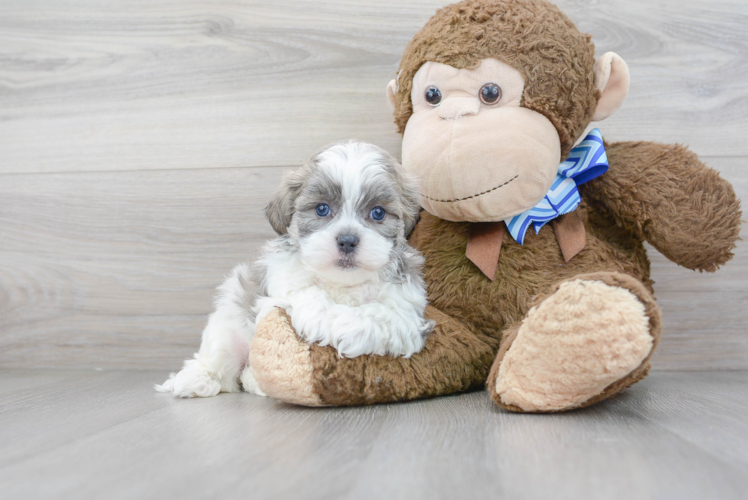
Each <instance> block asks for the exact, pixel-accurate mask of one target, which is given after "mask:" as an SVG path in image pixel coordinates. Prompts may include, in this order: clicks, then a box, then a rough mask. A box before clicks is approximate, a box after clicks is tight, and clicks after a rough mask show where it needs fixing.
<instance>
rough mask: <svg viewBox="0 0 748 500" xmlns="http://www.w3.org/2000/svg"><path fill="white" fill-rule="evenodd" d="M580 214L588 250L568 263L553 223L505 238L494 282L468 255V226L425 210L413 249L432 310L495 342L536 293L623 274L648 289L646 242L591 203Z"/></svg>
mask: <svg viewBox="0 0 748 500" xmlns="http://www.w3.org/2000/svg"><path fill="white" fill-rule="evenodd" d="M578 210H579V211H580V216H581V218H582V220H583V221H584V224H585V228H586V230H587V246H586V247H585V248H584V249H583V250H582V251H581V252H580V253H579V254H577V255H576V256H574V258H572V259H571V260H570V261H569V262H568V263H567V262H564V258H563V256H562V254H561V249H560V248H559V246H558V241H557V240H556V236H555V233H554V232H553V228H552V226H551V225H550V224H548V225H546V226H545V227H543V228H542V229H541V230H540V233H539V234H535V231H534V230H533V229H530V230H528V233H527V236H526V238H525V244H524V245H520V244H518V243H517V242H515V241H514V240H513V239H512V237H511V236H510V235H509V234H508V233H505V235H504V241H503V243H502V248H501V255H500V256H499V266H498V270H497V271H496V279H495V280H494V281H493V282H492V281H490V280H489V279H488V278H487V277H486V276H485V275H483V273H481V271H480V270H479V269H478V268H477V267H476V266H475V265H474V264H473V263H472V262H470V261H469V260H468V259H467V257H465V247H466V245H467V237H468V232H469V228H470V223H465V222H448V221H445V220H442V219H439V218H437V217H434V216H433V215H431V214H429V213H427V212H425V211H424V212H422V214H421V215H422V218H421V221H420V222H419V223H418V225H417V226H416V230H415V231H414V233H413V235H412V237H411V244H412V245H414V246H415V247H416V248H417V249H418V250H419V251H421V253H422V254H423V256H424V257H425V259H426V264H425V266H424V278H425V281H426V284H427V286H428V295H429V301H430V303H431V305H433V306H434V307H436V308H437V309H439V310H441V311H442V312H444V313H446V314H448V315H450V316H451V317H453V318H455V319H457V320H459V321H461V322H462V323H463V324H465V325H466V326H468V327H469V328H471V329H472V331H474V332H475V333H477V334H482V335H487V336H490V337H495V338H498V337H500V336H501V333H502V331H503V329H504V328H505V327H506V326H509V325H511V324H513V323H515V322H517V321H520V320H522V318H523V317H524V316H525V314H526V313H527V311H528V304H529V303H530V301H531V300H532V298H533V297H534V296H535V295H537V294H539V293H543V292H545V291H546V290H547V289H548V288H549V287H550V286H551V285H553V284H554V283H556V282H558V281H560V280H562V279H566V278H571V277H573V276H576V275H578V274H582V273H589V272H596V271H611V272H622V273H626V274H629V275H631V276H634V277H636V278H638V279H640V280H641V281H642V282H643V283H644V284H645V285H646V286H647V287H648V288H649V289H650V291H651V281H650V280H649V260H648V259H647V256H646V252H645V250H644V247H643V245H642V243H641V242H640V241H638V240H636V239H635V238H634V237H633V236H631V235H629V234H627V233H625V232H624V231H623V230H621V229H620V228H619V227H617V226H616V225H615V222H614V221H613V220H612V219H609V218H607V217H605V216H604V215H602V214H601V213H600V212H598V211H594V210H590V209H588V207H587V206H586V204H584V203H583V204H582V206H580V208H579V209H578Z"/></svg>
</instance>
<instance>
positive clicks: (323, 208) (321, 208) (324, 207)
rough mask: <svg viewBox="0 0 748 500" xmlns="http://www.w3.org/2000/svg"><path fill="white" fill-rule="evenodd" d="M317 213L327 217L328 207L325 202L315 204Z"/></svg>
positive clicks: (328, 213)
mask: <svg viewBox="0 0 748 500" xmlns="http://www.w3.org/2000/svg"><path fill="white" fill-rule="evenodd" d="M317 215H319V216H320V217H327V216H328V215H330V207H328V206H327V204H326V203H320V204H319V205H317Z"/></svg>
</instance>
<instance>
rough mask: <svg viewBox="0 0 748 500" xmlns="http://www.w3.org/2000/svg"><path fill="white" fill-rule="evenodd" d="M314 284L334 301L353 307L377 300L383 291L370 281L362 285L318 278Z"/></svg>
mask: <svg viewBox="0 0 748 500" xmlns="http://www.w3.org/2000/svg"><path fill="white" fill-rule="evenodd" d="M314 284H315V286H317V287H319V288H320V289H321V290H323V291H324V292H325V293H327V295H328V296H329V297H330V300H332V301H333V302H335V303H337V304H343V305H346V306H351V307H358V306H362V305H364V304H369V303H371V302H376V301H377V300H378V299H379V294H380V293H381V287H379V286H376V285H374V284H372V283H371V282H370V281H367V282H365V283H362V284H360V285H332V284H329V283H324V282H321V281H319V280H316V281H315V283H314Z"/></svg>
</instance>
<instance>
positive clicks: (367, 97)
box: [0, 0, 748, 369]
mask: <svg viewBox="0 0 748 500" xmlns="http://www.w3.org/2000/svg"><path fill="white" fill-rule="evenodd" d="M444 3H447V2H434V1H425V0H424V1H410V0H408V1H399V2H388V1H385V0H371V1H362V2H343V1H341V2H319V1H313V2H312V1H309V2H305V1H300V0H294V1H278V2H229V1H223V0H221V1H215V2H197V1H183V0H180V1H177V0H173V1H168V0H150V1H147V2H146V1H143V2H125V1H115V2H107V3H106V4H101V3H98V2H87V1H84V0H60V1H55V2H52V1H51V0H40V1H36V2H28V1H24V0H6V1H3V2H1V3H0V366H14V367H20V366H59V367H97V366H102V367H124V368H163V369H169V368H176V367H177V366H178V363H179V362H180V360H181V359H184V358H185V357H187V356H189V355H190V354H191V352H193V351H194V349H195V348H196V347H197V344H198V339H199V333H200V331H201V329H202V326H203V324H204V321H205V315H206V314H207V313H208V312H209V311H210V297H211V295H212V289H213V288H214V287H215V286H216V285H217V284H218V283H219V282H220V280H221V277H222V276H223V275H224V273H226V272H227V271H228V270H229V269H230V268H231V266H232V265H234V264H235V263H237V262H240V261H242V260H247V259H251V256H252V255H253V254H254V253H255V252H256V250H257V248H258V246H259V245H260V244H261V243H262V241H264V240H265V239H266V238H269V237H271V236H272V234H273V233H272V231H271V230H270V228H269V226H268V225H267V223H266V222H265V221H264V219H263V218H262V207H263V206H264V204H265V203H266V201H267V198H268V196H269V193H270V192H271V191H272V190H273V189H274V187H275V186H276V185H277V183H278V180H279V178H280V176H281V174H282V171H283V170H284V169H283V168H280V167H288V166H293V165H298V164H300V163H301V162H302V161H303V160H304V159H305V158H306V157H307V156H308V155H309V154H310V153H311V152H312V151H313V150H315V149H317V148H318V147H319V146H321V145H322V144H325V143H327V142H330V141H333V140H337V139H340V138H342V137H351V136H355V137H358V138H361V139H364V140H369V141H372V142H375V143H377V144H379V145H381V146H383V147H385V148H386V149H388V150H390V151H391V152H392V153H393V154H395V155H396V156H399V152H400V151H399V141H400V139H399V136H398V135H397V134H396V133H395V130H394V126H393V125H392V123H391V116H390V112H389V108H388V105H387V103H386V100H385V99H384V95H383V94H384V91H383V89H384V86H385V84H386V82H387V81H388V80H389V79H390V78H392V76H393V75H394V74H395V72H396V69H397V63H398V60H399V57H400V54H401V52H402V49H403V47H404V46H405V44H406V43H407V41H408V40H409V39H410V37H412V35H413V34H414V33H415V31H417V30H418V28H419V27H420V26H421V25H422V24H423V23H424V22H425V20H426V19H427V18H428V17H429V16H430V15H431V13H433V11H434V10H435V9H436V8H437V7H438V6H439V5H443V4H444ZM558 4H559V5H560V6H561V7H562V8H563V9H564V10H565V11H566V12H567V13H568V14H569V15H570V16H571V17H572V19H573V20H574V21H575V22H577V23H578V25H579V26H580V28H581V29H583V30H585V31H588V32H590V33H592V34H593V37H594V40H595V41H596V44H597V48H598V52H599V53H603V52H605V51H608V50H614V51H616V52H618V53H619V54H620V55H622V56H623V57H624V59H626V60H627V61H628V63H629V65H630V68H631V72H632V78H633V83H632V90H631V94H630V96H629V98H628V100H627V102H626V103H625V105H624V107H623V109H622V110H621V111H619V113H618V114H616V115H615V116H614V117H613V118H611V119H609V120H608V121H606V122H604V123H602V124H600V126H601V128H602V130H603V133H604V134H605V135H606V137H607V138H609V139H611V140H628V139H651V140H659V141H664V142H682V143H686V144H689V145H690V146H691V147H692V148H693V149H694V150H695V151H696V152H698V153H699V154H701V155H703V156H704V158H705V160H706V161H707V163H709V164H710V165H712V166H713V167H715V168H717V169H718V170H720V171H721V172H722V173H723V175H724V176H725V177H726V178H727V179H729V180H730V181H732V182H733V183H734V185H735V186H736V189H737V190H738V192H739V195H740V196H741V197H743V198H744V199H745V198H746V196H747V195H748V175H746V165H747V164H748V141H746V140H745V138H744V137H745V135H746V132H747V131H748V118H746V116H748V84H746V82H748V30H746V28H745V26H748V3H745V2H743V1H739V0H715V1H710V2H699V1H696V0H680V1H677V0H672V1H670V0H669V1H665V2H658V3H656V4H655V3H653V2H647V1H630V2H616V1H599V2H594V3H590V2H587V1H562V2H558ZM694 237H695V238H697V237H698V235H694ZM650 253H651V258H652V261H653V274H654V279H655V280H656V281H657V283H656V285H655V287H656V291H657V295H658V298H659V301H660V303H661V305H662V307H663V310H664V312H665V335H664V340H663V343H662V344H661V347H660V350H659V352H658V354H657V363H656V366H657V367H658V368H661V369H711V368H743V369H745V368H748V336H747V335H746V327H745V325H746V323H747V322H748V249H747V248H746V245H744V244H741V245H740V247H739V249H738V253H737V256H736V258H735V260H734V261H733V262H731V263H730V264H728V266H726V268H725V269H723V270H722V271H720V272H718V273H716V274H713V275H707V274H698V273H692V272H690V271H687V270H684V269H680V268H678V267H677V266H675V265H674V264H672V263H670V262H668V261H666V260H665V259H664V258H663V257H662V256H660V255H659V254H657V253H656V252H655V251H654V250H652V251H651V252H650Z"/></svg>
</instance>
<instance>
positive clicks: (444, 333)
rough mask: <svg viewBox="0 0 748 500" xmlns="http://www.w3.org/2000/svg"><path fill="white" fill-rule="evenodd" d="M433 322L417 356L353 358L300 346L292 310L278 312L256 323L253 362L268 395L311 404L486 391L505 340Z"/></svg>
mask: <svg viewBox="0 0 748 500" xmlns="http://www.w3.org/2000/svg"><path fill="white" fill-rule="evenodd" d="M426 317H427V318H428V319H433V320H434V321H436V327H435V328H434V331H433V333H431V334H430V335H429V337H428V339H427V340H426V345H425V347H424V348H423V350H422V351H421V352H419V353H416V354H414V355H413V356H411V357H410V358H408V359H406V358H402V357H398V358H396V357H391V356H374V355H372V356H359V357H357V358H352V359H348V358H340V357H339V356H338V352H337V351H336V350H335V349H334V348H332V347H320V346H318V345H311V346H310V345H308V344H306V343H304V342H302V341H301V340H299V338H298V336H297V335H296V332H295V331H294V329H293V327H292V326H291V321H290V318H289V317H288V315H287V314H286V312H285V311H283V310H281V309H276V310H274V311H273V312H271V313H270V314H268V315H267V316H266V317H265V318H264V319H263V320H262V321H261V322H260V323H259V324H258V325H257V328H256V330H255V336H254V338H253V339H252V343H251V345H250V353H249V363H250V366H251V367H252V373H253V374H254V378H255V380H256V381H257V385H258V386H259V388H260V389H261V390H262V392H264V393H265V394H267V395H268V396H270V397H273V398H276V399H279V400H281V401H285V402H287V403H293V404H298V405H304V406H350V405H367V404H375V403H388V402H393V401H407V400H412V399H419V398H426V397H430V396H437V395H441V394H449V393H453V392H459V391H464V390H467V389H470V388H472V387H477V386H480V385H483V383H484V382H485V380H486V376H487V375H488V371H489V369H490V367H491V363H492V362H493V360H494V358H495V356H496V350H497V349H498V342H497V341H496V340H495V339H491V338H486V337H483V336H479V335H476V334H473V333H472V332H471V331H469V330H468V329H467V328H465V326H463V325H462V324H461V323H459V322H457V321H455V320H454V319H452V318H450V317H449V316H447V315H446V314H443V313H441V312H440V311H438V310H436V309H434V308H432V307H427V308H426Z"/></svg>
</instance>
